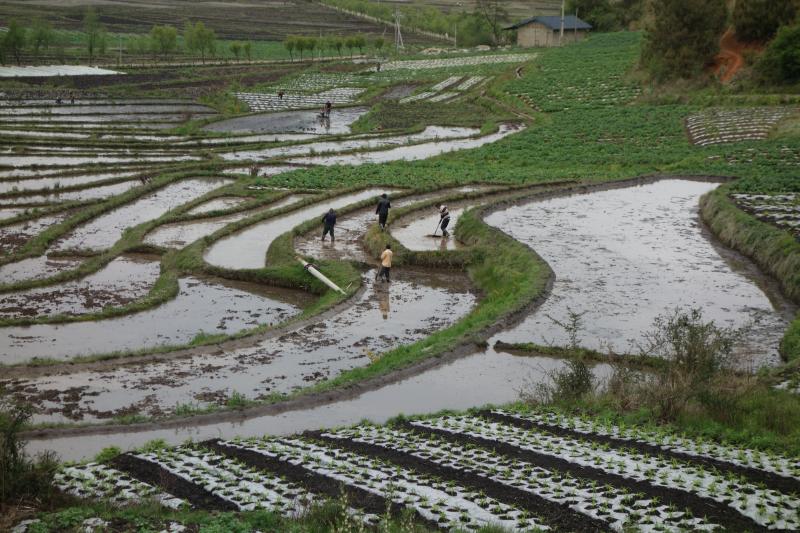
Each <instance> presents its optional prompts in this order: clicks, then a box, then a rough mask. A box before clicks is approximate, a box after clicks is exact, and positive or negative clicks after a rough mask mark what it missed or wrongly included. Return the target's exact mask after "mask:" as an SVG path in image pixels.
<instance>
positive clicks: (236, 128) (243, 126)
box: [205, 107, 369, 135]
mask: <svg viewBox="0 0 800 533" xmlns="http://www.w3.org/2000/svg"><path fill="white" fill-rule="evenodd" d="M367 111H369V108H368V107H345V108H341V109H334V110H333V112H332V113H331V118H330V120H321V119H320V118H319V116H318V115H319V114H318V112H316V111H284V112H280V113H262V114H259V115H249V116H246V117H240V118H232V119H230V120H223V121H220V122H215V123H213V124H209V125H208V126H206V127H205V129H206V130H207V131H223V132H230V133H316V134H331V135H338V134H342V133H350V124H352V123H353V122H355V121H356V120H358V119H359V117H361V115H363V114H365V113H366V112H367Z"/></svg>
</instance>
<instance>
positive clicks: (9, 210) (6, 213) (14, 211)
mask: <svg viewBox="0 0 800 533" xmlns="http://www.w3.org/2000/svg"><path fill="white" fill-rule="evenodd" d="M24 212H25V209H24V208H19V207H18V208H14V207H6V208H0V221H3V220H7V219H9V218H14V217H16V216H18V215H21V214H22V213H24ZM0 231H2V230H0Z"/></svg>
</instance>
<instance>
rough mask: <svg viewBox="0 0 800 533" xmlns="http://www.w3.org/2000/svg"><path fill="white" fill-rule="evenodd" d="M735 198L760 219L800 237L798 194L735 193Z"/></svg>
mask: <svg viewBox="0 0 800 533" xmlns="http://www.w3.org/2000/svg"><path fill="white" fill-rule="evenodd" d="M733 199H734V201H735V202H736V204H737V205H738V206H739V207H741V208H742V209H743V210H745V211H747V212H749V213H752V214H753V215H754V216H755V217H756V218H758V219H759V220H763V221H765V222H769V223H770V224H774V225H775V226H777V227H779V228H781V229H785V230H786V231H789V232H790V233H792V234H793V235H794V236H795V237H797V238H800V197H798V195H797V194H734V195H733Z"/></svg>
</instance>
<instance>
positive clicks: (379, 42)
mask: <svg viewBox="0 0 800 533" xmlns="http://www.w3.org/2000/svg"><path fill="white" fill-rule="evenodd" d="M385 45H386V39H384V38H383V37H378V38H377V39H375V40H374V41H372V46H373V47H374V48H375V54H376V55H380V54H381V50H383V47H384V46H385Z"/></svg>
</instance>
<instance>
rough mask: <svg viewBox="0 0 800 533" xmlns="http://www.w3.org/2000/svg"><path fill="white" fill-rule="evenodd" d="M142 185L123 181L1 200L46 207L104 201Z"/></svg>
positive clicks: (3, 203) (138, 182)
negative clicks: (66, 203)
mask: <svg viewBox="0 0 800 533" xmlns="http://www.w3.org/2000/svg"><path fill="white" fill-rule="evenodd" d="M138 185H141V182H140V181H139V180H132V181H123V182H121V183H113V184H111V185H95V186H93V187H88V188H86V189H80V190H76V191H63V192H54V193H51V194H34V195H30V196H14V197H11V198H0V202H2V205H46V204H55V203H59V202H70V201H81V202H85V201H88V200H102V199H105V198H111V197H112V196H116V195H118V194H122V193H124V192H126V191H129V190H130V189H133V188H134V187H136V186H138Z"/></svg>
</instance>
